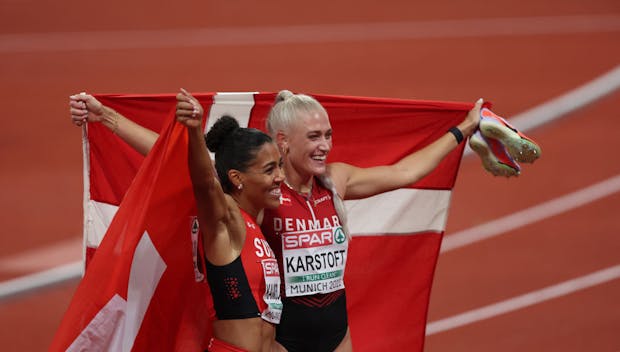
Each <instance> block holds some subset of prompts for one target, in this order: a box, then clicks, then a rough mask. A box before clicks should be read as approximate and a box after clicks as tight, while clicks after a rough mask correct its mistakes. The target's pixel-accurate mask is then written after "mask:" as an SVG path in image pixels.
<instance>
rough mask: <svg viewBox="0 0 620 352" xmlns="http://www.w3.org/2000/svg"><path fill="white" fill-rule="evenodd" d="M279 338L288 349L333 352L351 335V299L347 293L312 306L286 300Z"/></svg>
mask: <svg viewBox="0 0 620 352" xmlns="http://www.w3.org/2000/svg"><path fill="white" fill-rule="evenodd" d="M283 303H284V309H283V310H282V319H281V320H280V324H278V325H277V327H276V340H277V341H278V342H279V343H280V344H281V345H282V346H284V347H285V348H286V349H287V351H288V352H306V351H307V352H332V351H333V350H335V349H336V347H338V345H339V344H340V342H342V339H343V338H344V336H345V335H346V334H347V329H348V327H349V324H348V322H347V299H346V295H345V294H344V292H343V293H342V294H341V295H340V297H338V298H337V299H336V300H335V301H334V302H333V303H331V304H329V305H326V306H323V307H310V306H307V305H304V304H300V303H295V302H294V301H292V300H291V299H290V298H285V299H284V300H283Z"/></svg>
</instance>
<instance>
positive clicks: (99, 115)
mask: <svg viewBox="0 0 620 352" xmlns="http://www.w3.org/2000/svg"><path fill="white" fill-rule="evenodd" d="M69 111H70V112H71V122H73V123H74V124H75V125H77V126H82V124H84V122H101V121H102V120H103V114H104V110H103V104H101V103H100V102H99V100H97V99H95V97H93V96H92V95H90V94H86V93H79V94H74V95H72V96H70V97H69Z"/></svg>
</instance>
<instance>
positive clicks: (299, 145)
mask: <svg viewBox="0 0 620 352" xmlns="http://www.w3.org/2000/svg"><path fill="white" fill-rule="evenodd" d="M297 117H298V119H297V120H296V121H297V122H296V123H295V124H294V125H293V126H291V129H290V131H289V132H288V135H287V137H288V153H287V154H286V156H285V157H286V161H285V162H286V163H290V166H292V168H293V169H294V170H295V171H296V172H297V173H299V174H300V175H301V176H302V177H303V176H305V177H308V176H315V175H321V174H324V173H325V170H326V165H327V155H328V154H329V152H330V150H331V149H332V127H331V125H330V123H329V118H328V117H327V115H326V114H325V113H324V112H319V111H308V112H306V111H300V112H298V116H297Z"/></svg>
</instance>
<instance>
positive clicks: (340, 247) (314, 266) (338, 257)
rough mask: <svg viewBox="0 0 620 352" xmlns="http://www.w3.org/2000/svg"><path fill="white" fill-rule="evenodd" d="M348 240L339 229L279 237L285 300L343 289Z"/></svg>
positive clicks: (287, 234) (294, 233) (302, 232)
mask: <svg viewBox="0 0 620 352" xmlns="http://www.w3.org/2000/svg"><path fill="white" fill-rule="evenodd" d="M347 249H348V241H347V236H346V235H345V233H344V231H343V229H342V227H341V226H337V227H332V228H323V229H313V230H308V231H296V232H288V233H283V234H282V262H283V268H280V269H282V270H284V284H285V288H286V296H287V297H295V296H306V295H312V294H316V293H329V292H333V291H337V290H340V289H343V288H344V280H343V278H344V268H345V264H346V262H347Z"/></svg>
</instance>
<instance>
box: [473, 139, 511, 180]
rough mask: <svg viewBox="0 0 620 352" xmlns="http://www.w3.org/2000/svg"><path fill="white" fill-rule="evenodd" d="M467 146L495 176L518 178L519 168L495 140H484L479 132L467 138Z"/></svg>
mask: <svg viewBox="0 0 620 352" xmlns="http://www.w3.org/2000/svg"><path fill="white" fill-rule="evenodd" d="M469 146H470V147H471V149H472V150H473V151H474V152H476V154H478V156H480V159H481V160H482V166H483V167H484V168H485V170H487V171H488V172H490V173H491V174H493V175H495V176H504V177H511V176H519V174H520V173H521V167H520V166H519V164H518V163H517V162H516V161H514V159H513V158H512V157H511V156H510V154H508V152H507V151H506V148H504V146H503V145H502V144H501V143H500V142H499V141H497V140H495V139H491V138H485V137H484V136H483V135H482V134H481V133H480V131H479V130H478V131H476V133H474V134H473V135H472V136H471V137H469Z"/></svg>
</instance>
